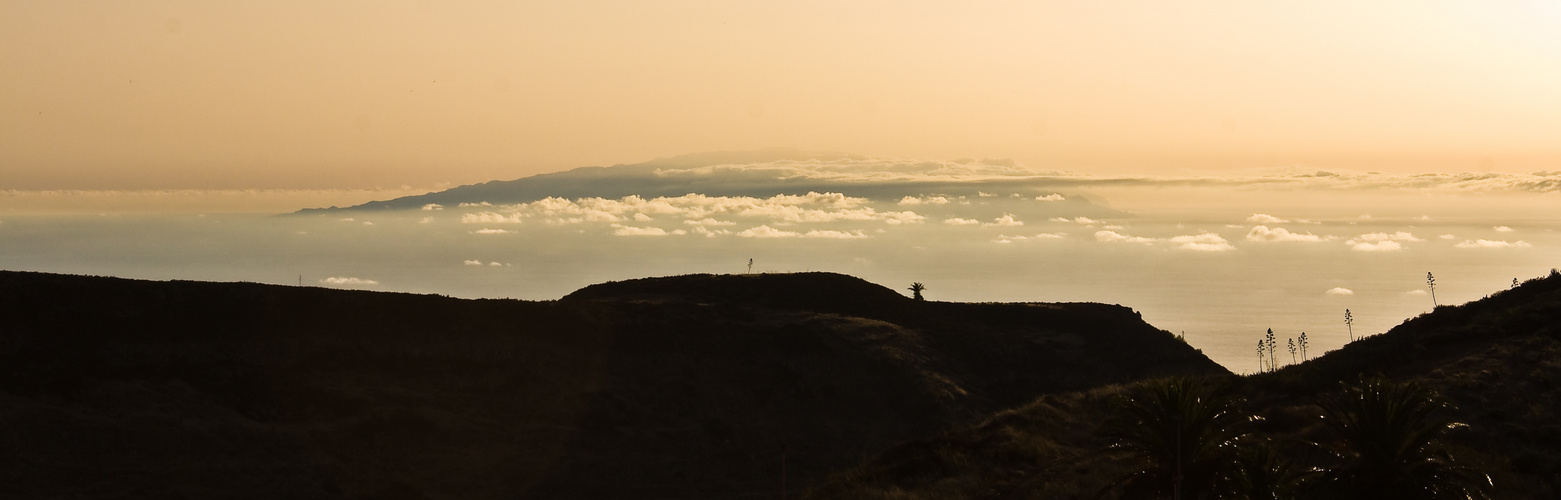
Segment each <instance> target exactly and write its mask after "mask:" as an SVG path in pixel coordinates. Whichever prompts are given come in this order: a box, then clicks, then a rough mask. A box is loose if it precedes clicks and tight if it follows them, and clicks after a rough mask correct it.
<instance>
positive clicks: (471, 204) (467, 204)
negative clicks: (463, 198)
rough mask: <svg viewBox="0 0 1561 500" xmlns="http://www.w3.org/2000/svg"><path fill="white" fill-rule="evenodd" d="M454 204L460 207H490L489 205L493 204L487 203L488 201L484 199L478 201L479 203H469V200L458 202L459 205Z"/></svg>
mask: <svg viewBox="0 0 1561 500" xmlns="http://www.w3.org/2000/svg"><path fill="white" fill-rule="evenodd" d="M456 206H457V207H460V208H470V207H491V206H493V204H492V203H488V202H486V201H484V202H479V203H471V202H465V203H461V204H460V205H456Z"/></svg>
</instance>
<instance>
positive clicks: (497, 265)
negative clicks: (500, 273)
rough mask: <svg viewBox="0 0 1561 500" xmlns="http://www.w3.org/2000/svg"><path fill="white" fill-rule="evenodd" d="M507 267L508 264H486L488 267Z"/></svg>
mask: <svg viewBox="0 0 1561 500" xmlns="http://www.w3.org/2000/svg"><path fill="white" fill-rule="evenodd" d="M508 265H509V264H505V263H502V262H489V263H488V267H505V266H508Z"/></svg>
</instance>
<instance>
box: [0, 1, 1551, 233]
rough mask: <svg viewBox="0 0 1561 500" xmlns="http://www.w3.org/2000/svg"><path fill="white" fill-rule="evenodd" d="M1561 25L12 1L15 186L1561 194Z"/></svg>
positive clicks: (726, 8) (1415, 15)
mask: <svg viewBox="0 0 1561 500" xmlns="http://www.w3.org/2000/svg"><path fill="white" fill-rule="evenodd" d="M1556 26H1561V6H1557V4H1554V3H1550V2H1538V1H1533V2H1529V1H1510V2H1501V1H1481V2H1472V1H1471V2H1454V1H1419V2H1391V1H1385V2H1329V1H1324V2H1305V3H1288V4H1284V3H1275V2H1261V3H1260V2H903V1H892V2H891V1H882V2H879V1H849V2H838V1H832V2H729V1H721V2H716V1H710V2H703V1H665V2H642V1H619V2H612V1H581V2H545V1H533V2H422V1H412V2H406V1H403V2H378V1H375V2H366V1H340V2H288V1H277V2H194V1H192V2H179V1H124V2H98V1H52V0H51V1H36V2H34V1H25V0H5V1H3V2H0V68H5V70H4V71H0V191H8V192H11V193H12V195H13V196H12V197H11V198H13V201H12V202H11V203H15V201H14V200H15V199H17V198H16V196H18V195H16V193H18V192H22V193H35V192H48V191H51V190H56V191H57V190H91V191H115V190H127V191H133V190H142V191H145V190H172V191H170V192H174V193H183V192H197V193H198V192H206V191H210V190H228V191H225V192H230V193H240V195H236V196H234V197H230V198H233V199H242V198H243V195H242V193H247V192H253V191H245V190H283V191H285V190H324V191H318V192H327V193H328V192H346V193H355V194H354V195H353V196H356V198H354V201H355V202H361V201H366V200H367V199H384V198H387V197H388V196H381V195H384V194H397V193H401V192H416V191H419V190H427V189H434V188H440V187H447V186H453V185H460V184H468V183H474V182H481V181H486V180H492V179H514V178H519V177H524V176H528V175H533V174H538V173H544V172H552V171H560V170H566V169H570V168H574V167H580V166H588V165H612V164H620V163H636V162H641V161H645V160H649V159H653V158H659V157H668V156H674V155H680V154H685V153H691V152H699V151H722V150H752V149H761V148H771V147H790V148H798V149H803V150H811V151H840V152H849V153H855V154H862V155H868V156H872V157H886V158H931V159H944V160H946V159H953V158H961V157H990V158H1010V159H1013V160H1015V161H1016V162H1017V163H1018V164H1019V165H1023V166H1024V167H1027V168H1031V169H1038V170H1065V171H1074V172H1087V173H1115V174H1139V175H1151V174H1152V175H1197V174H1202V173H1209V172H1223V171H1231V170H1240V169H1255V168H1256V169H1261V168H1294V169H1303V170H1305V169H1317V170H1350V171H1361V172H1366V171H1380V172H1388V173H1413V172H1506V173H1531V172H1536V171H1554V170H1561V141H1557V140H1555V138H1556V137H1561V30H1558V29H1556ZM180 190H184V191H180ZM331 190H337V191H331ZM26 196H32V195H23V198H25V197H26ZM35 198H36V196H35ZM317 198H320V199H322V200H323V199H324V197H317ZM224 199H228V198H224ZM309 201H311V202H313V201H315V200H314V199H311V200H309ZM322 204H323V203H322Z"/></svg>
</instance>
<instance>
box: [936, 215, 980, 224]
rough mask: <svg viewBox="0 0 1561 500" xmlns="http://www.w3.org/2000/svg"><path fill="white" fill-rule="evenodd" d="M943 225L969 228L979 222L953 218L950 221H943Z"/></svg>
mask: <svg viewBox="0 0 1561 500" xmlns="http://www.w3.org/2000/svg"><path fill="white" fill-rule="evenodd" d="M943 223H944V224H949V225H954V226H971V225H976V224H980V223H981V221H978V220H975V219H961V218H959V217H954V218H950V219H943Z"/></svg>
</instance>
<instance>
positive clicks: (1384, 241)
mask: <svg viewBox="0 0 1561 500" xmlns="http://www.w3.org/2000/svg"><path fill="white" fill-rule="evenodd" d="M1405 241H1425V240H1423V239H1420V238H1416V237H1415V235H1413V234H1410V233H1406V232H1404V231H1398V232H1394V233H1369V234H1362V235H1360V236H1357V237H1355V238H1352V239H1350V240H1348V241H1345V242H1344V244H1345V245H1347V246H1349V247H1350V250H1354V251H1357V252H1397V251H1399V250H1403V249H1404V245H1403V244H1402V243H1401V242H1405Z"/></svg>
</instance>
